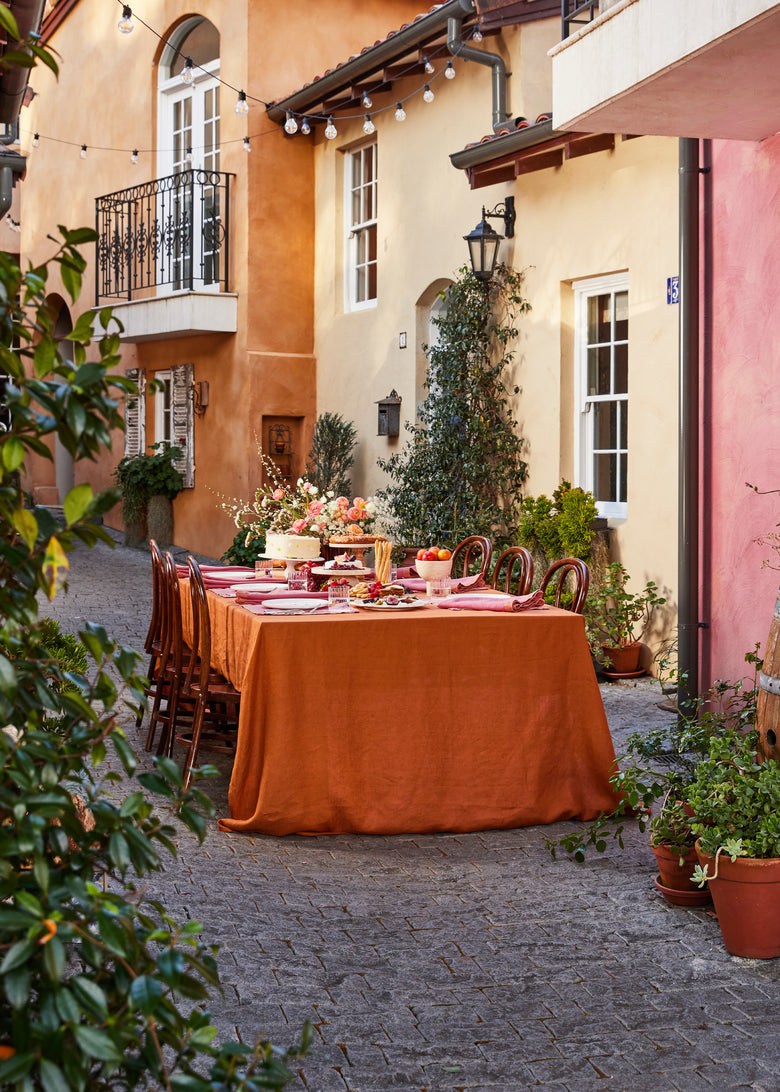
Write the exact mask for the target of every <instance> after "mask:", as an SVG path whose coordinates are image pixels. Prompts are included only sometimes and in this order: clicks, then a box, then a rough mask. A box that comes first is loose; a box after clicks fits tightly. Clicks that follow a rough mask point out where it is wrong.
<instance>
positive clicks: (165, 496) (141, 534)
mask: <svg viewBox="0 0 780 1092" xmlns="http://www.w3.org/2000/svg"><path fill="white" fill-rule="evenodd" d="M152 451H153V454H152V455H126V456H125V457H124V459H121V460H120V462H119V465H118V466H117V468H116V470H115V471H114V477H115V479H116V480H117V482H118V483H119V486H120V488H121V490H122V520H123V522H124V525H125V545H126V546H141V545H143V546H145V545H146V540H147V538H148V537H151V538H153V539H155V540H156V541H157V542H158V543H159V544H160V545H161V546H163V545H167V544H168V543H170V542H172V541H173V508H172V505H171V501H172V500H173V498H174V497H176V496H177V495H178V494H179V493H180V492H181V491H182V489H183V488H184V480H183V478H182V476H181V474H180V473H179V471H178V470H177V468H176V466H175V463H176V460H177V459H180V458H181V457H182V455H183V454H184V453H183V451H182V449H181V448H180V447H177V446H176V445H175V444H168V443H165V442H163V443H159V444H152Z"/></svg>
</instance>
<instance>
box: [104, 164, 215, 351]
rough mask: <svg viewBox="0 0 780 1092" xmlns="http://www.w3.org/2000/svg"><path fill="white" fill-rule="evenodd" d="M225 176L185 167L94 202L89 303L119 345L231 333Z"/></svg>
mask: <svg viewBox="0 0 780 1092" xmlns="http://www.w3.org/2000/svg"><path fill="white" fill-rule="evenodd" d="M230 177H231V176H230V175H228V174H221V173H219V172H217V171H205V170H189V171H182V172H180V173H179V174H172V175H168V177H166V178H156V179H154V180H153V181H151V182H146V183H144V184H143V185H141V186H133V187H131V188H130V189H126V190H119V191H117V192H116V193H110V194H107V195H106V196H105V197H98V198H97V200H96V202H95V222H96V230H97V234H98V242H97V262H96V271H95V282H96V283H95V306H96V307H102V306H105V305H106V304H111V305H112V306H113V310H114V314H115V315H116V317H117V318H118V319H119V320H120V321H121V322H122V324H123V326H124V328H125V329H124V333H123V334H122V335H121V337H122V340H123V341H132V342H138V341H150V340H161V339H166V338H176V337H188V336H192V335H197V334H211V333H235V332H236V329H237V297H236V296H235V294H234V293H231V292H230V291H229V284H228V270H229V257H230V255H229V243H230Z"/></svg>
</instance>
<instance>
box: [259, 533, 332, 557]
mask: <svg viewBox="0 0 780 1092" xmlns="http://www.w3.org/2000/svg"><path fill="white" fill-rule="evenodd" d="M265 553H266V556H267V557H283V558H295V560H296V561H298V560H300V561H313V560H314V559H315V558H318V557H319V556H320V540H319V539H318V538H315V537H314V535H274V534H267V535H266V536H265Z"/></svg>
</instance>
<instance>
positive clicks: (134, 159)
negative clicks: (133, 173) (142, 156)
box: [130, 148, 138, 163]
mask: <svg viewBox="0 0 780 1092" xmlns="http://www.w3.org/2000/svg"><path fill="white" fill-rule="evenodd" d="M130 162H131V163H137V162H138V149H137V148H133V154H132V155H131V156H130Z"/></svg>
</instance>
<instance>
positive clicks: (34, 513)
mask: <svg viewBox="0 0 780 1092" xmlns="http://www.w3.org/2000/svg"><path fill="white" fill-rule="evenodd" d="M9 20H11V22H12V17H11V16H10V14H9V13H8V10H7V9H6V8H3V7H0V23H2V24H4V25H5V26H6V28H7V29H9V32H10V34H11V36H13V35H14V33H15V28H14V27H12V26H11V25H10V23H9ZM95 238H96V236H95V233H94V232H92V231H91V230H88V229H84V230H78V231H68V230H66V229H65V228H62V227H61V228H60V229H59V241H56V240H53V246H52V249H53V254H52V256H51V259H50V261H49V262H47V263H45V264H43V265H40V266H38V267H35V268H32V267H31V268H29V269H27V270H26V271H25V272H24V273H23V272H22V270H21V269H20V267H19V264H18V263H17V262H16V261H15V259H13V258H12V257H11V256H9V255H8V254H0V328H1V329H0V371H3V372H5V373H6V374H7V375H8V376H9V377H10V378H9V381H8V383H7V385H6V395H5V399H6V402H7V419H10V428H9V429H8V431H5V432H3V433H2V434H0V527H1V529H2V533H1V534H0V729H2V730H0V1088H3V1089H13V1090H14V1092H38V1090H42V1092H74V1090H77V1092H78V1090H84V1092H109V1090H111V1092H115V1090H121V1089H155V1090H159V1089H166V1090H168V1092H214V1090H217V1089H225V1090H232V1089H247V1090H255V1089H261V1088H282V1087H283V1086H284V1085H285V1084H286V1083H287V1082H288V1081H289V1079H290V1076H291V1074H290V1071H289V1062H290V1061H291V1059H292V1057H293V1056H297V1053H298V1051H301V1050H303V1049H305V1042H302V1043H301V1044H300V1046H299V1047H298V1048H297V1050H296V1051H295V1055H294V1053H293V1052H292V1051H290V1052H282V1051H280V1050H278V1049H276V1048H274V1047H272V1046H271V1044H270V1043H267V1042H264V1041H258V1042H257V1043H256V1044H255V1045H254V1046H247V1045H244V1044H239V1043H226V1044H222V1045H218V1044H217V1043H216V1038H215V1037H216V1029H215V1028H214V1026H213V1024H212V1021H211V1018H210V1015H209V1012H208V1010H207V1008H206V1003H207V1000H208V996H209V993H210V992H211V990H212V989H213V988H214V987H215V986H217V985H218V973H217V964H216V959H215V956H216V949H215V948H213V947H212V946H209V945H206V944H204V943H203V942H202V941H201V940H200V939H199V937H198V933H199V932H200V926H199V925H198V924H197V923H195V922H177V921H176V920H175V919H174V918H173V917H172V916H171V915H170V914H168V913H167V912H166V910H165V907H164V906H163V905H162V904H161V903H159V902H155V901H148V900H147V899H146V898H145V895H144V882H143V881H144V878H145V877H146V876H148V875H149V874H150V873H152V872H154V871H156V870H158V869H161V868H162V867H163V861H164V858H165V857H166V856H167V854H169V853H172V854H175V852H176V850H175V841H174V839H175V836H176V833H177V832H176V830H175V828H174V826H173V825H172V822H171V821H170V819H164V818H163V817H162V816H161V814H160V811H159V810H158V809H157V808H155V807H154V806H153V805H152V802H151V801H150V799H149V797H148V795H147V793H148V792H152V793H155V794H157V795H158V796H160V797H162V798H163V799H164V801H165V810H166V812H167V813H168V815H169V816H175V817H176V818H177V819H178V821H179V822H180V823H181V824H183V825H184V826H185V827H186V828H189V829H190V830H191V831H193V832H195V834H196V835H197V836H198V837H199V838H202V837H203V835H204V832H205V820H204V817H203V814H202V809H204V808H208V807H209V802H208V800H207V798H206V797H204V796H203V794H202V793H201V792H199V791H198V790H197V789H195V790H193V791H189V792H186V793H185V792H184V791H183V790H182V779H181V774H180V771H179V769H178V767H177V765H176V764H175V763H174V762H172V761H170V760H168V759H165V758H163V759H160V760H158V762H157V766H156V770H155V771H154V772H151V773H147V774H142V775H141V776H140V777H139V778H138V780H139V782H140V783H141V785H142V789H140V790H138V791H134V792H132V793H130V794H125V795H124V799H122V795H121V794H119V793H117V791H116V789H115V788H114V789H113V791H112V782H114V781H117V780H121V779H122V775H121V774H120V773H118V772H111V770H110V766H112V765H113V767H114V768H115V769H116V768H120V769H123V771H124V774H125V775H127V776H129V775H131V774H132V773H133V772H134V770H135V767H136V759H135V756H134V754H133V751H132V748H131V747H130V745H129V744H128V742H127V740H126V738H125V735H124V732H123V731H122V729H121V727H120V724H119V716H120V714H121V713H122V712H125V713H127V710H129V709H133V708H136V707H137V705H138V702H139V701H141V700H142V695H143V684H144V680H143V679H142V678H141V677H139V676H137V675H136V674H135V667H136V662H137V658H138V657H137V654H136V653H135V652H133V651H132V650H130V649H127V648H122V647H120V646H119V645H117V644H116V643H115V642H114V641H112V640H111V639H110V637H109V636H108V635H107V634H106V632H105V631H104V630H103V629H102V627H100V626H98V625H93V624H88V625H87V626H86V628H85V630H84V631H83V632H82V633H81V634H80V637H81V640H82V641H83V643H84V645H85V646H86V648H87V650H88V654H89V657H90V660H91V663H90V665H89V669H88V671H87V672H82V671H79V670H78V669H73V668H71V669H70V670H69V669H68V668H67V667H66V666H65V665H64V664H63V663H62V662H60V661H59V660H58V659H57V658H55V657H52V655H51V654H50V653H49V651H47V644H48V643H49V642H48V641H47V633H46V629H45V625H44V623H43V620H42V619H41V618H40V617H39V614H38V606H37V600H36V595H37V594H38V593H41V592H43V593H44V594H45V595H47V596H48V597H49V598H52V597H54V596H55V595H56V594H58V593H59V592H60V590H61V589H62V588H63V586H64V585H65V584H66V581H67V573H68V554H69V552H70V551H71V550H72V549H73V547H74V546H75V545H76V543H77V542H78V541H81V542H83V543H86V544H87V545H93V544H94V543H96V542H98V541H100V540H103V541H105V542H108V543H111V539H110V537H109V536H108V534H107V533H106V532H105V531H104V530H103V529H102V527H100V526H99V525H98V523H97V522H96V518H97V517H99V516H100V515H101V514H102V513H103V512H105V511H106V510H107V509H108V508H110V507H111V506H113V505H114V504H115V503H116V500H117V490H115V489H109V490H106V491H105V492H102V493H98V494H94V493H93V490H92V488H91V487H90V486H89V485H88V484H80V485H77V486H76V487H75V488H74V489H72V490H71V491H70V492H69V493H68V495H67V497H66V498H65V501H64V516H65V526H64V528H63V527H61V526H59V525H58V524H57V523H55V521H54V519H53V518H52V516H51V515H50V513H49V512H48V511H46V510H45V509H41V508H36V507H35V506H33V505H32V504H31V503H30V501H29V499H28V498H27V497H26V496H25V494H24V493H23V492H22V489H21V486H20V474H21V472H23V471H24V470H25V468H26V465H27V463H28V460H29V459H30V457H31V456H32V455H39V456H43V457H45V458H51V452H50V447H49V445H48V444H47V443H46V438H47V437H49V438H53V437H58V438H59V440H60V441H61V442H62V444H63V445H64V447H65V448H66V450H67V451H69V452H70V454H71V455H72V456H73V458H74V459H75V460H80V459H94V458H95V457H96V456H97V455H98V454H99V453H100V452H101V450H102V449H104V448H106V447H107V446H108V445H109V444H110V438H111V432H112V430H113V429H116V428H120V427H122V426H123V421H122V417H121V414H120V404H121V400H122V398H123V397H124V395H125V394H127V393H136V391H135V388H134V386H133V385H132V384H131V383H129V382H128V381H127V380H125V378H124V377H123V376H120V375H118V374H117V373H116V372H115V369H116V367H117V365H119V363H120V357H119V337H118V332H117V331H118V324H117V323H116V321H115V320H112V318H111V314H110V311H108V310H104V311H102V312H100V314H99V315H98V316H94V315H93V314H92V313H91V312H86V313H85V314H83V315H82V316H81V317H80V318H79V319H78V320H77V322H76V323H75V326H74V328H73V329H72V330H71V332H70V333H68V334H67V335H66V336H65V339H64V340H66V341H68V342H70V343H71V344H72V351H71V352H70V353H69V354H65V356H72V363H70V362H68V361H67V360H66V359H65V358H64V355H63V353H62V352H61V351H60V342H59V341H58V339H57V337H55V335H54V321H53V317H52V315H51V313H50V311H49V308H48V306H47V302H46V291H47V288H46V286H47V277H48V274H49V270H50V268H51V266H52V265H56V266H58V267H59V270H60V273H61V279H62V282H63V284H64V285H65V288H66V290H67V291H68V292H69V294H70V296H71V299H72V300H73V301H74V302H75V300H76V299H77V297H78V295H79V292H80V287H81V277H82V273H83V270H84V267H85V261H84V259H83V257H82V256H81V255H80V253H79V251H78V247H79V246H80V245H81V244H83V243H88V242H92V241H93V240H94V239H95ZM11 345H18V346H20V347H19V348H18V349H11V348H9V346H11ZM90 346H91V349H90ZM88 349H90V351H89V352H88ZM52 717H54V718H56V720H57V722H58V727H57V730H56V731H51V730H50V729H49V728H48V727H47V722H49V723H50V722H51V719H52ZM109 750H110V751H112V752H113V762H112V763H107V762H106V761H105V759H106V758H107V755H108V751H109ZM307 1037H308V1031H307V1030H306V1029H304V1033H303V1036H302V1038H303V1039H304V1040H305V1039H306V1038H307Z"/></svg>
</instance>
